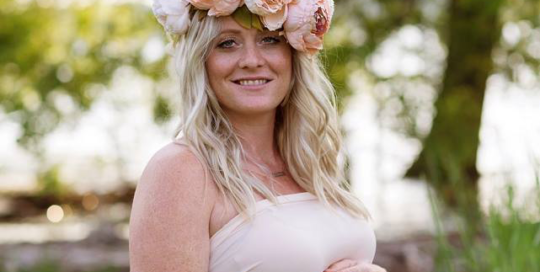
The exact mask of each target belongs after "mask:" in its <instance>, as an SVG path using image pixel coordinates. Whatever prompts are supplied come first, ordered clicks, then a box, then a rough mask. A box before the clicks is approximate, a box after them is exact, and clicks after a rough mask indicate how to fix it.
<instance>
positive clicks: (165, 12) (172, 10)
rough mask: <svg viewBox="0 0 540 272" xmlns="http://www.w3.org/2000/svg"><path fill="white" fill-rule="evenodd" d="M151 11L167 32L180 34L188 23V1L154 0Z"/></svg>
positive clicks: (186, 27)
mask: <svg viewBox="0 0 540 272" xmlns="http://www.w3.org/2000/svg"><path fill="white" fill-rule="evenodd" d="M152 11H153V12H154V15H155V16H156V18H157V20H158V22H159V23H160V24H161V25H162V26H163V27H164V28H165V30H166V31H167V32H170V33H175V34H179V35H182V34H184V33H185V32H186V31H187V29H188V27H189V24H190V20H189V3H188V2H187V1H185V0H155V1H154V3H153V5H152Z"/></svg>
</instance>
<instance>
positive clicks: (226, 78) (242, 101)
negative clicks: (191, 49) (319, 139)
mask: <svg viewBox="0 0 540 272" xmlns="http://www.w3.org/2000/svg"><path fill="white" fill-rule="evenodd" d="M218 20H219V21H220V23H221V33H220V34H219V35H218V36H217V37H216V38H215V39H214V42H213V45H212V48H211V50H210V54H209V56H208V59H207V61H206V71H207V73H208V78H209V81H210V86H211V87H212V90H213V91H214V93H215V95H216V97H217V99H218V101H219V103H220V105H221V107H222V108H223V110H224V111H225V112H227V113H231V114H244V115H245V114H259V113H268V112H270V113H271V112H275V110H276V108H277V107H278V106H279V104H280V103H281V101H282V100H283V98H284V97H285V96H286V94H287V92H288V90H289V87H290V84H291V76H292V49H291V47H290V46H289V44H288V43H287V41H286V40H285V38H284V37H283V36H279V34H278V32H277V31H258V30H256V29H245V28H243V27H242V26H240V25H239V24H238V23H236V21H235V20H234V19H232V17H230V16H227V17H219V18H218Z"/></svg>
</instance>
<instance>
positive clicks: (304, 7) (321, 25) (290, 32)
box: [283, 0, 334, 54]
mask: <svg viewBox="0 0 540 272" xmlns="http://www.w3.org/2000/svg"><path fill="white" fill-rule="evenodd" d="M333 14H334V1H333V0H294V1H293V2H292V3H290V4H289V10H288V15H287V20H286V21H285V23H284V25H283V27H284V30H285V36H286V37H287V40H288V41H289V44H290V45H291V46H292V47H293V48H295V49H296V50H298V51H302V52H308V53H310V54H315V53H316V52H317V51H319V50H321V49H322V47H323V43H322V39H323V36H324V34H326V32H328V29H329V28H330V22H331V21H332V15H333Z"/></svg>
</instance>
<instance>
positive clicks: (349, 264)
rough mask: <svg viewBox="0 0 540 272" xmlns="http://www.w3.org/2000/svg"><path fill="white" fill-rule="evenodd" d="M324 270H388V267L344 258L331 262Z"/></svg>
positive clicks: (331, 271) (350, 271)
mask: <svg viewBox="0 0 540 272" xmlns="http://www.w3.org/2000/svg"><path fill="white" fill-rule="evenodd" d="M323 272H386V269H384V268H382V267H380V266H378V265H374V264H370V263H359V262H358V261H354V260H350V259H343V260H341V261H337V262H335V263H333V264H331V265H330V266H329V267H328V268H326V270H324V271H323Z"/></svg>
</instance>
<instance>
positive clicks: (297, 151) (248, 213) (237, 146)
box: [173, 11, 369, 220]
mask: <svg viewBox="0 0 540 272" xmlns="http://www.w3.org/2000/svg"><path fill="white" fill-rule="evenodd" d="M198 13H199V11H197V12H196V13H195V14H194V16H193V19H192V22H191V26H190V28H189V31H188V32H187V33H186V35H185V36H183V37H182V38H180V39H179V40H178V41H177V42H176V44H175V46H174V49H173V50H174V51H173V52H174V64H175V67H176V72H177V74H178V76H179V78H180V80H179V89H180V96H181V99H182V103H181V105H182V106H181V110H180V124H179V126H178V127H177V129H176V131H175V136H174V138H175V139H178V138H182V140H183V141H184V142H185V144H186V145H187V146H188V147H189V148H190V150H191V151H192V152H193V153H194V154H195V155H196V156H197V157H198V158H199V160H200V161H201V162H202V163H203V165H204V166H205V167H206V169H207V172H209V173H210V174H211V175H212V178H213V180H214V182H215V184H216V185H217V187H218V189H219V191H220V192H221V194H222V195H223V196H224V197H225V198H226V199H228V200H229V201H231V203H232V204H233V206H234V207H235V209H236V210H237V211H238V212H239V213H240V214H242V215H243V216H244V217H247V218H248V219H249V220H251V219H253V215H254V212H255V203H256V200H255V198H254V190H255V191H257V192H259V193H261V194H262V195H264V196H265V197H266V198H267V199H269V200H270V201H271V202H273V203H277V199H276V198H275V196H274V194H273V193H272V192H271V191H270V190H269V189H268V188H267V187H266V185H264V183H263V182H262V181H261V180H260V179H259V178H257V177H256V176H255V175H253V173H251V172H248V171H245V170H244V169H243V168H242V165H243V161H245V159H246V153H245V152H244V149H243V147H242V144H241V142H240V137H239V136H238V135H237V134H236V133H235V131H234V129H233V126H232V124H231V123H230V121H229V120H228V118H227V116H226V115H225V113H224V112H223V110H222V109H221V107H220V105H219V103H218V100H217V98H216V96H215V95H214V92H213V91H212V89H211V87H210V84H209V81H208V75H207V72H206V69H205V60H206V59H207V57H208V55H209V53H210V50H211V47H212V42H213V39H214V38H215V37H216V36H218V35H219V32H220V24H219V22H218V21H217V19H216V18H215V17H205V16H199V14H198ZM335 105H336V101H335V90H334V88H333V86H332V84H331V83H330V81H329V80H328V76H327V75H326V74H325V72H324V69H323V67H322V65H321V63H320V61H319V59H318V58H317V57H310V56H309V55H307V54H305V53H301V52H298V51H296V50H293V76H292V82H291V89H290V91H289V92H288V94H287V95H286V97H285V98H284V100H283V102H282V103H281V105H280V106H279V107H278V109H277V114H276V123H275V131H274V138H275V141H276V143H277V146H278V149H279V153H280V156H281V157H282V159H283V160H284V162H285V164H286V167H287V169H288V171H289V172H290V174H291V176H292V178H293V179H294V180H295V181H296V182H297V183H298V185H299V186H300V187H302V188H303V189H304V190H306V191H307V192H310V193H312V194H315V195H316V196H317V197H318V199H319V200H320V201H321V202H322V203H323V204H324V205H326V206H328V207H330V208H331V209H332V210H333V211H335V207H336V206H337V207H341V208H344V209H345V210H347V211H349V212H350V213H351V214H352V215H353V216H356V217H359V218H369V213H368V211H367V210H366V208H365V207H364V205H363V203H362V202H361V201H360V200H359V199H358V198H357V197H356V196H355V195H353V194H352V193H351V192H350V185H349V183H348V182H347V181H346V179H345V178H344V175H343V170H342V168H341V167H340V164H339V163H338V157H339V155H340V154H341V152H342V138H341V134H340V130H339V127H338V113H337V110H336V106H335ZM259 167H260V168H261V170H263V171H264V172H266V173H268V172H269V170H268V169H267V168H265V167H264V166H262V165H259Z"/></svg>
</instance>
